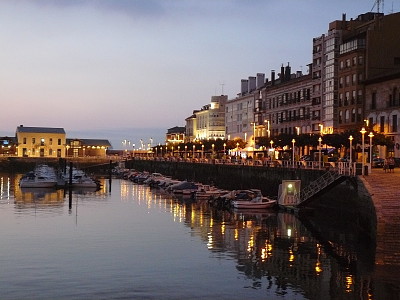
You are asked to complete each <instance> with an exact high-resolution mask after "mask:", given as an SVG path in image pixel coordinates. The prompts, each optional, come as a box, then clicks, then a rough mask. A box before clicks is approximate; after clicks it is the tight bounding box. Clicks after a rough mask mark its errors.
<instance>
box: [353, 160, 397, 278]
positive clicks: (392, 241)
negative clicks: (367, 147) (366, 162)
mask: <svg viewBox="0 0 400 300" xmlns="http://www.w3.org/2000/svg"><path fill="white" fill-rule="evenodd" d="M360 179H361V180H362V182H363V183H364V186H365V187H366V189H367V190H368V192H369V194H370V196H371V199H372V201H373V203H374V206H375V211H376V217H377V231H376V256H375V267H376V269H377V271H378V272H377V274H380V275H379V276H382V277H389V276H388V274H393V272H391V270H392V269H393V268H395V269H397V270H398V268H399V267H400V239H399V236H400V169H399V168H395V169H394V172H393V173H388V172H386V173H385V172H384V171H383V170H382V169H372V172H371V173H370V174H369V175H368V176H360ZM392 271H393V270H392ZM395 277H398V276H395ZM387 279H388V280H395V278H390V277H389V278H387ZM399 281H400V280H399V279H397V282H396V284H398V283H399Z"/></svg>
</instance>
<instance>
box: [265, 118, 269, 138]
mask: <svg viewBox="0 0 400 300" xmlns="http://www.w3.org/2000/svg"><path fill="white" fill-rule="evenodd" d="M264 123H267V136H268V138H269V137H270V136H271V129H270V124H269V120H264Z"/></svg>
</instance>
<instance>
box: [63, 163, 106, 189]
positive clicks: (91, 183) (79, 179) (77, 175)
mask: <svg viewBox="0 0 400 300" xmlns="http://www.w3.org/2000/svg"><path fill="white" fill-rule="evenodd" d="M64 179H65V185H69V184H70V174H69V169H67V172H66V176H65V178H64ZM99 185H100V184H99V182H97V181H96V180H94V179H93V178H91V177H90V176H88V175H87V174H86V173H85V172H84V171H82V170H80V169H76V168H73V169H72V180H71V186H72V187H76V188H98V187H99Z"/></svg>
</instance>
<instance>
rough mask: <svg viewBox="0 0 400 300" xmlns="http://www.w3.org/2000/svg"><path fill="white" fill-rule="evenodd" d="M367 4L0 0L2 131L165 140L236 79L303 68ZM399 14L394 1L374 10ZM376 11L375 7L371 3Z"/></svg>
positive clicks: (116, 142) (233, 90) (363, 0)
mask: <svg viewBox="0 0 400 300" xmlns="http://www.w3.org/2000/svg"><path fill="white" fill-rule="evenodd" d="M374 2H375V0H351V1H349V0H336V1H328V0H201V1H199V0H2V1H0V43H1V49H0V64H1V67H0V99H1V100H0V101H1V103H2V105H1V107H2V109H1V111H2V114H1V118H0V135H9V136H10V135H14V134H15V130H16V127H17V126H19V125H20V124H23V125H24V126H40V127H63V128H64V129H65V131H66V132H67V137H70V138H104V139H109V140H110V141H111V143H112V144H113V146H114V149H121V147H122V145H121V143H122V140H124V139H126V140H129V141H130V142H131V144H133V143H135V144H139V140H140V139H143V140H148V139H150V138H153V142H154V143H160V142H161V143H162V142H163V140H164V138H165V133H166V131H167V129H168V128H171V127H174V126H185V118H187V117H188V116H190V115H191V114H192V111H193V110H195V109H199V108H201V107H202V106H203V105H206V104H208V103H209V102H210V99H211V96H213V95H221V94H226V95H228V98H229V99H233V98H235V97H236V95H237V94H238V93H239V92H240V80H241V79H247V78H248V77H249V76H255V75H256V74H257V73H265V74H266V77H267V78H269V77H270V72H271V70H278V69H280V66H281V64H285V65H286V64H287V63H288V62H289V63H290V65H291V67H292V71H297V70H302V71H303V73H307V67H306V66H307V64H309V63H311V61H312V39H313V38H314V37H318V36H320V35H322V34H324V33H326V32H327V31H328V25H329V22H331V21H334V20H337V19H341V18H342V14H343V13H346V15H347V19H350V18H356V17H357V16H358V15H359V14H362V13H366V12H369V11H371V10H372V8H373V7H374ZM380 9H381V12H382V10H383V11H384V12H385V13H386V14H387V13H390V12H392V11H393V12H398V11H399V10H400V0H396V1H391V2H390V1H386V2H385V6H384V7H382V6H381V7H380ZM374 11H376V6H375V7H374Z"/></svg>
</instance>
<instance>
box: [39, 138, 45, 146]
mask: <svg viewBox="0 0 400 300" xmlns="http://www.w3.org/2000/svg"><path fill="white" fill-rule="evenodd" d="M40 146H44V138H41V139H40Z"/></svg>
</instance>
